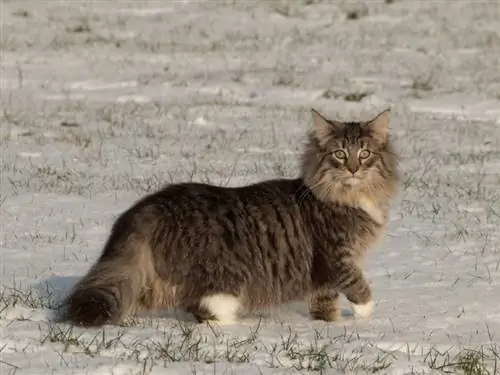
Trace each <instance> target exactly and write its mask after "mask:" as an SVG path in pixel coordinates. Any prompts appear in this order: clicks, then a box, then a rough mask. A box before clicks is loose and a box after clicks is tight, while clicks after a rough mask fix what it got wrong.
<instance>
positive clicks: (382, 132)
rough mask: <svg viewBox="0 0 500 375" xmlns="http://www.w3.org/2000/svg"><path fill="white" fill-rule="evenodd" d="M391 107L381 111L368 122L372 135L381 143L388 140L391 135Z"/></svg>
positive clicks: (367, 125)
mask: <svg viewBox="0 0 500 375" xmlns="http://www.w3.org/2000/svg"><path fill="white" fill-rule="evenodd" d="M390 112H391V110H390V108H388V109H386V110H384V111H382V112H380V113H379V114H378V115H377V116H375V118H374V119H373V120H371V121H368V122H367V123H366V125H365V126H366V127H367V128H368V129H370V132H371V134H372V136H373V137H374V138H375V139H376V140H377V141H379V142H380V143H385V142H387V139H388V137H389V117H390Z"/></svg>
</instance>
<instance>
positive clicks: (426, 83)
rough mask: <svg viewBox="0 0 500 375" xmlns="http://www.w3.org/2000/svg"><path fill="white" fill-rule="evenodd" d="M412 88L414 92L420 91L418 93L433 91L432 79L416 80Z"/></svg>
mask: <svg viewBox="0 0 500 375" xmlns="http://www.w3.org/2000/svg"><path fill="white" fill-rule="evenodd" d="M411 88H412V89H413V90H418V91H432V89H433V86H432V79H431V78H427V79H419V78H415V79H414V80H413V82H412V84H411Z"/></svg>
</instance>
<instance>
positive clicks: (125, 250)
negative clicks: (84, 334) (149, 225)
mask: <svg viewBox="0 0 500 375" xmlns="http://www.w3.org/2000/svg"><path fill="white" fill-rule="evenodd" d="M112 237H113V236H112ZM117 242H118V243H113V239H112V238H110V240H109V241H108V243H107V244H106V247H105V249H104V252H103V254H102V256H101V258H100V259H99V260H98V261H97V263H96V264H94V266H93V267H92V268H91V269H90V271H89V272H88V273H87V275H86V276H85V277H84V278H83V279H82V280H81V281H79V282H78V283H77V284H76V285H75V287H74V288H73V290H72V291H71V294H70V295H69V296H68V297H67V298H66V300H65V303H64V304H63V305H64V306H65V307H66V313H65V315H66V319H67V320H69V321H70V322H72V323H74V324H76V325H81V326H86V327H99V326H102V325H104V324H118V323H120V322H121V321H122V320H123V319H124V318H126V317H127V316H128V315H130V314H132V313H134V312H135V311H136V310H137V309H138V308H140V306H139V305H140V302H141V301H140V300H141V296H142V295H143V292H144V290H145V289H146V288H147V285H148V280H151V274H150V273H151V269H152V268H153V269H154V265H153V264H152V252H151V248H150V247H149V246H148V245H147V243H146V242H145V241H142V240H137V239H131V238H128V239H127V241H123V242H122V241H117ZM120 242H122V243H121V244H120Z"/></svg>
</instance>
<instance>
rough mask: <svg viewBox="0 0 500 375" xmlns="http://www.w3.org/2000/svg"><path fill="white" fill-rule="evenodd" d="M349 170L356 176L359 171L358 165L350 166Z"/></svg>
mask: <svg viewBox="0 0 500 375" xmlns="http://www.w3.org/2000/svg"><path fill="white" fill-rule="evenodd" d="M347 170H348V171H349V172H351V173H352V175H353V176H354V175H355V174H356V172H357V171H358V167H357V166H356V165H348V166H347Z"/></svg>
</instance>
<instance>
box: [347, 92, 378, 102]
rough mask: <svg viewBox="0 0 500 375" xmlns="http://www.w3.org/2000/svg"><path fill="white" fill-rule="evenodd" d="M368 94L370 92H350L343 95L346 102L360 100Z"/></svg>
mask: <svg viewBox="0 0 500 375" xmlns="http://www.w3.org/2000/svg"><path fill="white" fill-rule="evenodd" d="M370 94H371V93H370V92H352V93H349V94H346V95H344V100H345V101H346V102H360V101H362V100H363V99H364V98H365V97H367V96H368V95H370Z"/></svg>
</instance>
